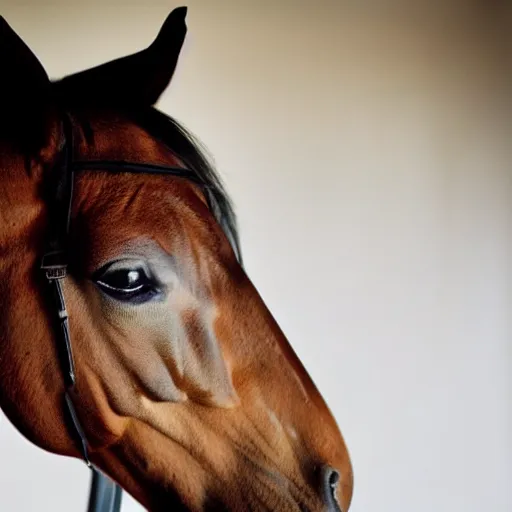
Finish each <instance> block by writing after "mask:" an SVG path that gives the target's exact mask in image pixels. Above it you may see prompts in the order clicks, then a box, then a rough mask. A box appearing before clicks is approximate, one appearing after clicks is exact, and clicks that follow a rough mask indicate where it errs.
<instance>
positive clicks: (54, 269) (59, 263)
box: [41, 251, 68, 281]
mask: <svg viewBox="0 0 512 512" xmlns="http://www.w3.org/2000/svg"><path fill="white" fill-rule="evenodd" d="M67 268H68V264H67V258H66V254H65V253H64V251H52V252H47V253H46V254H45V255H44V256H43V258H42V260H41V270H43V271H44V272H45V275H46V278H47V279H48V280H49V281H53V280H55V279H63V278H65V277H66V275H67Z"/></svg>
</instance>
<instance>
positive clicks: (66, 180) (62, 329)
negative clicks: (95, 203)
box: [40, 114, 217, 510]
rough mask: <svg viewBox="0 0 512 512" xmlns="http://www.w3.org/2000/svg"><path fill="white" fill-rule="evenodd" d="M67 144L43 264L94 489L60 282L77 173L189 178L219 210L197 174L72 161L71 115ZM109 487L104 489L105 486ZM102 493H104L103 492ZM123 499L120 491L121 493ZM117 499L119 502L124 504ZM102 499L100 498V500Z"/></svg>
mask: <svg viewBox="0 0 512 512" xmlns="http://www.w3.org/2000/svg"><path fill="white" fill-rule="evenodd" d="M63 132H64V145H63V149H62V151H61V152H60V154H59V157H58V162H57V164H56V165H55V167H54V168H53V169H52V173H53V183H52V185H53V187H52V192H53V194H52V197H51V198H50V199H51V200H50V201H49V202H48V208H49V230H50V231H49V238H48V243H47V246H46V250H45V253H44V255H43V258H42V261H41V267H40V268H41V270H42V271H43V273H44V276H45V279H46V281H47V285H48V288H49V291H50V294H51V296H52V298H53V304H54V307H55V309H56V313H57V314H56V318H55V321H56V324H57V325H56V337H57V350H58V353H59V359H60V361H61V365H62V371H63V374H64V383H65V392H64V405H65V410H67V413H68V416H69V422H70V424H71V425H72V427H73V430H74V434H75V436H76V438H77V439H76V441H77V442H78V443H79V449H80V452H81V455H82V457H83V459H84V461H85V463H86V464H87V466H89V467H90V468H92V469H93V471H94V479H93V486H94V485H95V483H94V482H96V484H98V478H101V477H100V476H99V475H98V473H97V472H96V470H95V468H94V467H93V466H92V465H91V462H90V459H89V452H88V443H87V439H86V436H85V433H84V430H83V428H82V426H81V424H80V420H79V418H78V415H77V413H76V410H75V406H74V404H73V400H72V396H71V395H72V393H73V391H75V386H76V373H75V364H74V358H73V350H72V345H71V335H70V329H69V318H68V312H67V310H66V302H65V299H64V292H63V286H62V281H63V279H64V278H65V277H66V276H67V269H68V263H69V261H68V256H69V253H68V239H69V231H70V224H71V210H72V205H73V186H74V176H75V173H78V172H85V171H103V172H108V173H135V174H160V175H165V176H172V177H177V178H185V179H187V180H189V181H192V182H194V183H196V184H197V185H199V186H200V187H201V189H202V190H203V192H204V194H205V196H206V200H207V203H208V206H209V208H210V210H212V211H215V208H216V207H217V204H216V200H215V196H214V194H213V193H212V192H211V190H210V188H209V186H208V184H206V183H204V182H203V181H202V180H201V179H200V178H199V177H198V175H197V173H195V172H194V171H192V170H190V169H186V168H182V167H168V166H164V165H156V164H151V163H137V162H125V161H117V160H113V161H110V160H85V161H81V160H75V159H74V158H73V144H74V137H73V122H72V119H71V117H70V116H69V115H67V114H66V115H64V116H63ZM103 485H105V484H103ZM100 487H101V485H100ZM100 493H101V491H100ZM118 494H119V496H120V491H118ZM119 496H118V497H117V498H116V500H117V499H120V498H119ZM97 499H98V498H97V497H96V500H97ZM118 506H119V504H117V506H116V505H114V504H112V506H111V507H108V510H114V509H117V510H118ZM90 510H105V508H102V506H101V505H98V504H96V505H92V509H91V508H90Z"/></svg>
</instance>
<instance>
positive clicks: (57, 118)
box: [0, 8, 353, 512]
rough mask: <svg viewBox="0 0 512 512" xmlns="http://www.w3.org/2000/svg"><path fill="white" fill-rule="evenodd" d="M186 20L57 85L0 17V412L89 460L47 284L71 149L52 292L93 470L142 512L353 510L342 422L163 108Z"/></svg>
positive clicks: (178, 17)
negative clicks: (138, 166) (58, 302)
mask: <svg viewBox="0 0 512 512" xmlns="http://www.w3.org/2000/svg"><path fill="white" fill-rule="evenodd" d="M185 14H186V9H184V8H180V9H176V10H174V11H173V12H172V13H171V14H170V16H169V17H168V19H167V20H166V22H165V23H164V25H163V27H162V29H161V31H160V32H159V34H158V36H157V38H156V39H155V41H154V42H153V43H152V44H151V45H150V46H149V47H148V48H147V49H145V50H143V51H141V52H139V53H136V54H134V55H131V56H128V57H125V58H122V59H119V60H116V61H113V62H109V63H106V64H103V65H101V66H98V67H96V68H93V69H89V70H86V71H84V72H81V73H77V74H75V75H71V76H68V77H65V78H63V79H62V80H59V81H51V80H50V79H49V78H48V76H47V74H46V72H45V71H44V69H43V67H42V66H41V64H40V63H39V61H38V60H37V58H36V57H35V56H34V54H33V53H32V51H31V50H29V48H28V47H27V46H26V45H25V44H24V43H23V42H22V41H21V39H20V38H19V37H18V36H17V35H16V34H15V33H14V32H13V30H12V29H11V28H10V27H9V26H8V25H7V23H6V22H5V21H4V20H3V19H1V20H0V69H1V70H2V76H3V79H2V81H1V82H0V109H1V111H2V114H3V115H2V118H1V119H0V169H1V178H0V183H1V187H2V194H1V195H0V217H1V219H2V223H1V228H0V277H1V278H0V286H1V289H0V311H1V313H0V322H1V324H0V361H1V365H0V406H1V407H2V409H3V410H4V412H5V413H6V415H7V416H8V417H9V418H10V420H11V421H12V422H13V424H14V425H15V426H16V428H17V429H18V430H19V431H20V432H21V433H22V434H23V435H25V436H26V437H27V438H28V439H29V440H31V441H32V442H33V443H35V444H36V445H38V446H39V447H41V448H43V449H45V450H49V451H51V452H54V453H57V454H61V455H67V456H72V457H78V458H80V457H82V454H83V451H82V450H81V449H80V447H79V445H78V443H77V439H76V436H75V435H74V432H73V429H72V428H70V421H69V417H68V416H69V415H68V413H67V411H66V409H65V407H63V397H64V395H65V393H66V384H65V380H66V379H65V375H63V370H62V362H61V361H62V353H61V351H60V350H59V347H58V346H57V344H56V331H55V321H54V320H55V319H54V316H55V314H54V313H55V311H54V309H53V303H52V302H51V301H50V300H49V298H48V293H47V292H48V290H47V283H46V281H45V279H44V276H43V275H42V273H41V271H40V263H41V255H42V254H43V253H44V251H45V244H46V243H47V241H48V237H49V236H50V235H49V233H51V232H53V231H52V230H55V224H56V223H59V222H62V221H63V219H62V218H59V217H58V215H57V216H55V214H54V208H53V206H54V205H53V202H54V201H55V197H56V192H55V191H56V187H58V186H59V179H60V177H61V175H60V174H59V172H60V171H58V170H59V169H62V165H63V164H62V161H63V160H62V158H63V156H62V153H63V150H64V148H65V147H68V150H69V151H70V152H71V155H72V158H73V159H75V160H79V161H81V162H89V165H88V167H87V172H77V173H76V177H75V178H74V188H73V189H72V190H71V192H70V194H72V195H71V196H70V197H71V198H72V202H71V209H70V212H69V233H68V237H67V239H66V244H65V249H66V254H67V274H66V277H65V278H64V279H62V283H61V284H62V287H61V289H60V290H61V292H62V295H63V298H64V299H65V309H64V310H65V312H66V315H67V317H68V321H69V333H70V344H71V347H72V352H73V360H74V372H75V374H74V379H75V380H74V382H75V384H74V387H73V389H72V390H71V392H70V400H71V401H72V403H73V405H74V413H75V414H76V416H77V418H78V421H79V424H80V426H81V429H82V430H83V436H84V438H85V439H86V440H87V444H88V456H89V457H90V460H91V461H92V463H93V464H94V465H95V466H97V467H98V468H100V469H101V470H102V471H103V472H104V473H106V474H107V475H109V476H110V477H111V478H112V479H114V480H115V481H116V482H118V483H119V484H120V485H121V486H122V487H123V488H124V489H126V490H127V491H128V492H130V493H131V494H132V495H133V496H134V497H135V498H136V499H137V500H138V501H140V502H141V503H142V504H143V505H144V506H145V507H146V508H148V509H150V510H169V509H171V508H172V507H175V508H174V509H175V510H283V511H285V510H287V511H288V510H289V511H292V510H297V511H305V510H308V511H312V512H313V511H327V510H328V511H335V510H341V511H342V512H346V511H347V510H348V508H349V505H350V500H351V496H352V485H353V482H352V469H351V463H350V459H349V456H348V453H347V449H346V446H345V444H344V441H343V438H342V436H341V434H340V431H339V429H338V426H337V425H336V422H335V420H334V418H333V416H332V414H331V412H330V411H329V409H328V407H327V405H326V404H325V402H324V400H323V399H322V397H321V395H320V393H319V392H318V390H317V388H316V387H315V385H314V383H313V382H312V380H311V378H310V377H309V376H308V373H307V372H306V370H305V369H304V367H303V365H302V363H301V362H300V361H299V359H298V358H297V356H296V354H295V353H294V351H293V349H292V348H291V346H290V344H289V343H288V341H287V340H286V338H285V336H284V335H283V333H282V331H281V330H280V328H279V326H278V324H277V323H276V321H275V320H274V318H273V317H272V314H271V313H270V312H269V310H268V309H267V307H266V306H265V304H264V302H263V300H262V298H261V297H260V295H259V294H258V292H257V290H256V288H255V287H254V285H253V284H252V282H251V281H250V279H249V277H248V276H247V274H246V272H245V270H244V267H243V264H242V259H241V251H240V247H239V241H238V234H237V227H236V219H235V215H234V211H233V208H232V206H231V203H230V200H229V198H228V196H227V194H226V192H225V190H224V188H223V186H222V183H221V181H220V179H219V178H218V175H217V174H216V172H215V170H214V168H213V166H212V165H211V163H210V162H209V161H208V159H207V158H206V157H205V156H204V154H203V153H202V151H201V149H200V148H199V146H198V144H197V143H196V142H195V141H194V138H193V137H192V135H190V134H189V133H188V132H187V131H186V130H185V129H184V128H183V127H181V126H180V125H179V124H178V123H177V122H176V121H174V120H173V119H171V118H169V117H167V116H166V115H164V114H163V113H161V112H159V111H158V110H157V109H156V108H155V106H154V105H155V103H156V102H157V100H158V99H159V97H160V96H161V94H162V93H163V92H164V91H165V90H166V88H167V86H168V85H169V83H170V81H171V79H172V76H173V73H174V70H175V67H176V64H177V62H178V57H179V54H180V50H181V47H182V43H183V41H184V38H185V33H186V26H185ZM64 120H66V122H64ZM66 123H67V125H68V129H70V130H71V132H72V139H71V140H72V142H71V147H70V148H69V144H70V137H69V134H66ZM68 156H69V155H68ZM98 161H102V162H117V163H118V164H119V163H120V162H135V163H143V164H144V165H146V168H147V169H148V170H149V169H150V168H153V169H159V170H160V171H161V172H147V173H146V172H124V171H123V169H120V168H118V167H116V168H115V169H114V171H115V172H110V171H109V170H108V169H106V168H104V167H105V166H104V165H103V166H100V165H98V166H97V168H95V164H94V162H98ZM165 169H184V170H185V169H186V170H187V173H189V174H188V175H185V174H184V175H183V176H182V175H180V174H179V173H174V174H173V173H170V172H169V173H166V172H165ZM187 176H188V177H187ZM189 177H190V178H191V179H189ZM64 221H66V220H65V219H64ZM64 310H63V311H64ZM61 316H62V315H61ZM61 320H62V318H61ZM59 325H60V324H59ZM68 341H69V340H68ZM313 342H314V341H313Z"/></svg>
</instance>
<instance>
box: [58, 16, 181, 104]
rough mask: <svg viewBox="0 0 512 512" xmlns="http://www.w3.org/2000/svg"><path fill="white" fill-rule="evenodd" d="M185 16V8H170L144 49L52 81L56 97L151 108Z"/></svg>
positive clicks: (167, 74)
mask: <svg viewBox="0 0 512 512" xmlns="http://www.w3.org/2000/svg"><path fill="white" fill-rule="evenodd" d="M186 14H187V8H186V7H179V8H177V9H174V10H173V11H172V12H171V13H170V14H169V16H168V17H167V19H166V20H165V22H164V24H163V26H162V28H161V29H160V32H159V33H158V36H157V37H156V39H155V41H154V42H153V43H152V44H151V45H150V46H149V47H148V48H146V49H145V50H142V51H140V52H138V53H135V54H133V55H130V56H128V57H123V58H121V59H117V60H114V61H111V62H108V63H106V64H102V65H101V66H97V67H94V68H91V69H88V70H86V71H82V72H81V73H76V74H74V75H70V76H67V77H65V78H63V79H62V80H60V81H58V82H55V83H54V84H53V87H54V90H55V93H56V96H57V98H59V100H60V101H62V102H64V104H73V105H83V104H90V105H94V106H108V107H115V106H118V107H123V106H127V107H143V106H151V105H154V104H155V103H156V102H157V101H158V99H159V97H160V96H161V94H162V93H163V92H164V91H165V89H166V88H167V86H168V85H169V83H170V81H171V79H172V76H173V74H174V70H175V68H176V64H177V62H178V57H179V54H180V51H181V47H182V46H183V41H184V40H185V35H186V32H187V27H186V25H185V17H186Z"/></svg>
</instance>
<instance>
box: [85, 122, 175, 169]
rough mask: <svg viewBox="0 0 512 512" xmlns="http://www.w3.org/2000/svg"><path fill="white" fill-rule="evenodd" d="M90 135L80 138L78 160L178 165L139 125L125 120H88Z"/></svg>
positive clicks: (165, 149)
mask: <svg viewBox="0 0 512 512" xmlns="http://www.w3.org/2000/svg"><path fill="white" fill-rule="evenodd" d="M89 125H90V130H91V132H92V137H83V138H82V141H81V144H80V146H79V149H78V151H79V155H77V156H78V157H80V159H101V160H126V161H133V162H151V163H157V164H158V163H160V164H164V165H171V166H174V165H179V158H178V157H177V156H176V155H174V154H173V153H172V151H170V149H169V148H168V147H167V146H165V145H164V144H163V143H162V142H160V141H159V140H157V139H155V138H154V137H152V136H151V135H150V134H149V133H148V132H147V131H146V130H144V129H143V128H142V127H140V126H138V125H136V124H135V123H133V122H130V121H128V120H125V119H118V118H112V119H110V118H96V119H94V118H93V119H91V120H90V121H89Z"/></svg>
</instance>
